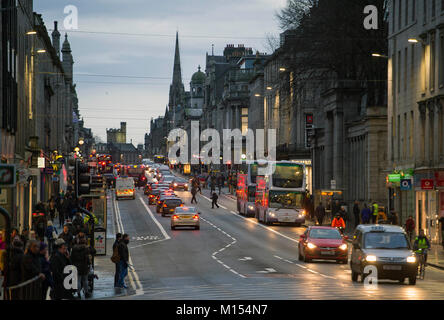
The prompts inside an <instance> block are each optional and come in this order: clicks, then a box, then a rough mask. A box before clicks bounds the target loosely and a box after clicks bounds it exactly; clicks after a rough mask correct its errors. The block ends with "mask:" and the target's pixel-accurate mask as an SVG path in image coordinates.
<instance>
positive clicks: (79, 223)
mask: <svg viewBox="0 0 444 320" xmlns="http://www.w3.org/2000/svg"><path fill="white" fill-rule="evenodd" d="M72 226H73V227H74V230H75V231H74V235H76V234H77V233H79V230H81V229H83V228H84V223H83V217H82V214H81V213H80V212H79V211H77V212H76V215H75V217H74V220H73V221H72Z"/></svg>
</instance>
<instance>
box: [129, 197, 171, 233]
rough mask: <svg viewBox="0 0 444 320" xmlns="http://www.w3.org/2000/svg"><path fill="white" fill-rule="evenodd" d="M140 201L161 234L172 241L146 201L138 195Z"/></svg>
mask: <svg viewBox="0 0 444 320" xmlns="http://www.w3.org/2000/svg"><path fill="white" fill-rule="evenodd" d="M137 196H138V197H139V199H140V202H142V204H143V206H144V207H145V209H146V211H148V214H149V215H150V217H151V219H153V221H154V223H155V224H156V225H157V226H158V227H159V229H160V232H162V234H163V236H164V237H165V240H168V239H171V237H170V236H169V235H168V233H166V231H165V229H164V228H163V227H162V225H161V224H160V222H159V221H157V219H156V218H155V217H154V215H153V213H152V212H151V209H150V208H149V207H148V206H147V204H146V203H145V201H143V198H142V197H141V196H140V195H137Z"/></svg>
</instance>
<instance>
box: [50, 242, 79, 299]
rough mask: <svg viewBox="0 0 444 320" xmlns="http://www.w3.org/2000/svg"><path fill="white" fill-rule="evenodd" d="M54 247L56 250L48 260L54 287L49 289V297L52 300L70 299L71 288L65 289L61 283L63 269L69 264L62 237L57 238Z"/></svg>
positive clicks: (66, 249)
mask: <svg viewBox="0 0 444 320" xmlns="http://www.w3.org/2000/svg"><path fill="white" fill-rule="evenodd" d="M55 248H56V252H55V254H53V255H52V256H51V259H50V260H49V265H50V268H51V272H52V277H53V279H54V288H53V290H52V291H51V298H52V299H53V300H61V299H68V300H72V299H73V296H72V292H71V290H69V289H65V286H64V284H63V282H64V280H65V274H64V269H65V267H66V266H68V265H71V261H70V259H69V255H68V247H67V246H66V244H65V241H64V240H63V239H57V240H56V242H55Z"/></svg>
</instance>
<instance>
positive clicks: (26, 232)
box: [20, 228, 29, 248]
mask: <svg viewBox="0 0 444 320" xmlns="http://www.w3.org/2000/svg"><path fill="white" fill-rule="evenodd" d="M20 240H21V241H22V243H23V248H26V245H27V244H28V240H29V230H28V228H24V229H23V231H22V234H21V235H20Z"/></svg>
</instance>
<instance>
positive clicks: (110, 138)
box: [106, 122, 126, 143]
mask: <svg viewBox="0 0 444 320" xmlns="http://www.w3.org/2000/svg"><path fill="white" fill-rule="evenodd" d="M106 142H107V143H126V122H121V123H120V129H107V130H106Z"/></svg>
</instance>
